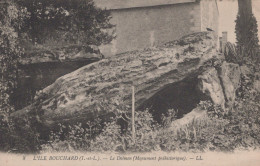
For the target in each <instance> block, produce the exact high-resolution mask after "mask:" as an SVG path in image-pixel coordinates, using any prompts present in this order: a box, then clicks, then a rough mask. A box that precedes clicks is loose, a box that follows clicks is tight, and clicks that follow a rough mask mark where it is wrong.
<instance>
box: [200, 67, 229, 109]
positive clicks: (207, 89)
mask: <svg viewBox="0 0 260 166" xmlns="http://www.w3.org/2000/svg"><path fill="white" fill-rule="evenodd" d="M198 78H199V83H198V88H199V90H200V91H201V92H202V93H203V94H205V95H206V96H207V97H208V98H210V99H211V100H212V102H213V103H214V104H216V105H220V106H221V107H222V108H224V106H225V97H224V93H223V89H222V87H221V83H220V80H219V77H218V72H217V70H216V69H215V68H210V69H209V70H207V71H205V72H204V73H203V74H202V75H200V76H199V77H198Z"/></svg>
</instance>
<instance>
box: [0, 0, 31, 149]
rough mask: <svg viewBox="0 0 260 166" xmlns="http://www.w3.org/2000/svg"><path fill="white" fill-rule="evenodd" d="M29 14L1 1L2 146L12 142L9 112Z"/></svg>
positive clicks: (0, 102) (0, 94) (0, 100)
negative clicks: (23, 34)
mask: <svg viewBox="0 0 260 166" xmlns="http://www.w3.org/2000/svg"><path fill="white" fill-rule="evenodd" d="M26 16H27V11H26V9H25V8H22V7H19V6H17V5H16V4H15V3H14V2H13V1H3V0H1V1H0V140H1V141H0V147H1V149H2V150H3V149H5V148H9V146H11V144H12V143H10V141H12V139H11V137H10V136H11V135H13V134H12V132H13V128H12V127H13V126H12V123H11V121H10V119H9V114H10V113H11V112H13V111H14V107H13V104H12V102H11V98H12V95H13V90H14V88H15V84H16V72H17V63H18V58H19V57H20V55H21V54H22V52H23V50H22V49H21V47H20V46H19V40H18V38H19V36H20V35H21V27H22V25H23V23H24V22H23V20H24V18H25V17H26Z"/></svg>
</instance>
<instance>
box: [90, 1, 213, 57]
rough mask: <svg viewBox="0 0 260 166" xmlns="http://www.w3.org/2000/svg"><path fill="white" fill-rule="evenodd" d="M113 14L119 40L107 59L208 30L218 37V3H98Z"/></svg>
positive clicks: (111, 46)
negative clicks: (214, 32)
mask: <svg viewBox="0 0 260 166" xmlns="http://www.w3.org/2000/svg"><path fill="white" fill-rule="evenodd" d="M94 2H95V3H96V6H97V7H100V8H106V9H108V10H110V11H111V15H112V20H111V23H113V24H115V25H116V35H117V38H116V39H115V40H114V41H113V42H112V43H111V44H109V45H106V46H102V47H101V48H100V49H101V52H102V53H103V54H104V55H105V56H110V55H115V54H119V53H122V52H127V51H132V50H137V49H143V48H146V47H152V46H155V45H158V44H160V43H165V42H168V41H172V40H176V39H178V38H180V37H182V36H184V35H187V34H191V33H194V32H200V31H206V29H207V28H209V29H212V30H214V31H216V34H218V6H217V0H94Z"/></svg>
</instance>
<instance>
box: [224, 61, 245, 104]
mask: <svg viewBox="0 0 260 166" xmlns="http://www.w3.org/2000/svg"><path fill="white" fill-rule="evenodd" d="M240 75H241V71H240V68H239V65H238V64H234V63H227V62H223V63H222V65H221V67H220V69H219V78H220V81H221V84H222V88H223V92H224V95H225V101H226V106H228V107H232V106H233V105H234V102H235V99H236V90H237V89H238V88H239V85H240V77H241V76H240Z"/></svg>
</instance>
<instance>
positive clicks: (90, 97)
mask: <svg viewBox="0 0 260 166" xmlns="http://www.w3.org/2000/svg"><path fill="white" fill-rule="evenodd" d="M216 50H217V49H216V41H214V35H213V33H210V32H202V33H196V34H192V35H189V36H185V37H183V38H182V39H180V40H178V41H174V42H169V43H166V44H164V45H161V46H158V47H156V48H149V49H145V50H139V51H133V52H127V53H123V54H119V55H116V56H113V57H110V58H108V59H103V60H101V61H99V62H96V63H92V64H90V65H87V66H84V67H82V68H80V69H78V70H76V71H74V72H72V73H69V74H67V75H65V76H63V77H60V78H59V79H57V80H56V82H55V83H53V84H52V85H50V86H48V87H47V88H45V89H43V90H42V92H41V93H40V94H39V95H38V96H37V97H36V99H35V102H34V103H33V104H32V105H30V106H27V107H25V108H24V109H22V110H20V111H17V112H15V113H13V114H12V116H13V117H21V116H24V115H32V116H36V117H37V119H38V121H39V122H41V123H43V124H45V125H53V124H55V123H59V122H66V121H69V122H73V121H75V122H76V121H80V120H87V119H93V118H96V117H98V116H108V115H109V114H113V113H114V112H116V111H120V110H121V111H129V112H130V111H131V106H130V104H131V95H132V86H134V87H135V101H136V103H135V104H136V108H138V107H139V106H140V105H141V104H142V103H143V102H144V101H146V100H147V99H149V98H151V97H152V96H153V95H154V94H155V93H156V92H158V91H160V90H162V89H163V88H165V87H167V86H169V85H171V84H173V83H175V82H179V81H181V80H183V79H185V78H188V77H196V76H198V75H199V74H201V73H202V72H204V71H205V70H206V69H208V67H211V66H212V64H213V62H214V61H215V60H218V59H219V57H218V56H219V55H218V53H217V51H216Z"/></svg>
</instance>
